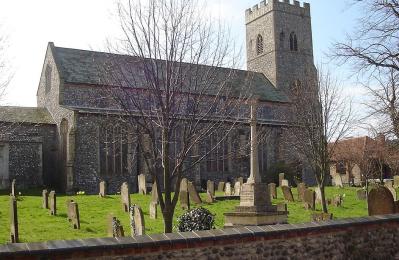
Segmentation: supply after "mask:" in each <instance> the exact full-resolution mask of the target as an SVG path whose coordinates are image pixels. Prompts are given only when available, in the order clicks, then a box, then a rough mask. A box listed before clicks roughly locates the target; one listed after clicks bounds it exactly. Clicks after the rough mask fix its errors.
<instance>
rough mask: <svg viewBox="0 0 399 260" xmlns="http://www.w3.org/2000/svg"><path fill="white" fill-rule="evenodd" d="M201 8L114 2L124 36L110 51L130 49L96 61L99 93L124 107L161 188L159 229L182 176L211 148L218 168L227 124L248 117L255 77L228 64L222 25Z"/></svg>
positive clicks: (187, 3) (178, 2)
mask: <svg viewBox="0 0 399 260" xmlns="http://www.w3.org/2000/svg"><path fill="white" fill-rule="evenodd" d="M201 10H203V8H202V6H200V5H199V3H198V2H197V1H195V0H150V1H146V3H143V2H142V1H136V0H127V1H123V2H122V1H121V2H119V4H118V15H119V17H120V23H121V28H122V30H123V36H124V37H123V39H122V40H121V41H120V42H118V43H116V44H115V43H114V44H110V45H109V50H110V51H111V52H117V53H121V54H127V55H129V56H118V57H115V59H113V56H112V55H111V56H110V59H108V60H107V62H104V64H103V65H104V66H103V67H102V68H101V74H102V79H103V84H104V85H107V86H115V87H109V88H106V90H105V91H106V93H103V94H104V97H105V98H110V99H112V100H113V102H114V103H115V104H116V105H117V107H118V108H119V109H120V110H121V111H123V116H121V119H122V120H124V121H126V123H127V124H129V125H130V129H131V130H130V131H134V133H135V135H136V136H137V138H136V141H137V142H138V145H139V148H140V149H141V150H140V154H141V155H142V156H143V157H144V161H145V165H146V167H147V169H148V172H149V174H150V175H151V176H152V179H153V181H154V182H155V183H156V185H157V189H158V191H162V196H160V207H161V211H162V215H163V219H164V226H165V229H164V230H165V232H166V233H169V232H172V225H173V215H174V210H175V207H176V203H177V202H178V198H179V187H180V182H181V180H182V178H183V177H184V176H186V175H187V174H188V173H190V172H191V171H194V170H196V169H197V167H199V163H200V162H201V161H203V160H204V159H205V158H207V157H208V156H209V155H211V154H214V153H215V151H219V152H220V151H221V152H220V153H217V154H219V155H218V156H219V158H216V162H215V165H216V168H219V167H225V165H224V164H223V162H221V163H219V161H220V160H223V159H224V158H225V156H229V153H228V151H225V150H226V145H225V142H226V140H228V139H232V141H233V142H234V141H235V143H237V142H238V141H239V140H238V139H239V138H235V137H234V136H233V133H232V130H233V129H235V128H237V127H238V124H241V123H245V124H248V120H247V118H248V116H249V110H248V106H247V105H246V103H247V102H246V101H247V98H248V97H249V94H248V93H249V92H250V91H251V82H252V80H253V77H256V75H255V74H250V73H248V72H245V71H239V70H233V69H230V68H234V67H236V65H237V59H236V54H237V53H236V52H235V50H234V46H232V45H231V44H230V42H231V41H230V38H229V35H228V34H227V33H226V28H224V27H223V26H222V25H221V24H220V23H217V22H216V23H215V21H214V20H212V19H209V18H208V17H207V16H205V15H204V13H203V12H202V11H201ZM226 67H228V68H226ZM235 153H239V151H236V152H235ZM220 154H221V155H220ZM230 154H231V153H230ZM221 156H224V158H223V157H221Z"/></svg>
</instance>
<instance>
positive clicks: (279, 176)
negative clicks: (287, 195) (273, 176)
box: [278, 172, 284, 187]
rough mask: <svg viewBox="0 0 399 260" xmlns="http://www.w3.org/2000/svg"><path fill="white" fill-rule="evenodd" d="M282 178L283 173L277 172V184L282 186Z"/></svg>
mask: <svg viewBox="0 0 399 260" xmlns="http://www.w3.org/2000/svg"><path fill="white" fill-rule="evenodd" d="M283 180H284V173H283V172H282V173H279V174H278V185H279V186H280V187H281V186H282V182H283Z"/></svg>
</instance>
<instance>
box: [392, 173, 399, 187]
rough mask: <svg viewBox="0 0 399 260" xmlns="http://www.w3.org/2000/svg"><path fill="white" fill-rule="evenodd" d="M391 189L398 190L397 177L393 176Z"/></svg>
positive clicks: (398, 178) (398, 180) (398, 176)
mask: <svg viewBox="0 0 399 260" xmlns="http://www.w3.org/2000/svg"><path fill="white" fill-rule="evenodd" d="M393 187H394V188H399V175H395V176H393Z"/></svg>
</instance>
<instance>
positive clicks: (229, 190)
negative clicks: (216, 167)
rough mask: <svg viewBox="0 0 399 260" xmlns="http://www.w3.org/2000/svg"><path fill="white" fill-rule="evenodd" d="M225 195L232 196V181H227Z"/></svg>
mask: <svg viewBox="0 0 399 260" xmlns="http://www.w3.org/2000/svg"><path fill="white" fill-rule="evenodd" d="M224 195H225V196H231V184H230V182H227V183H226V184H225V187H224Z"/></svg>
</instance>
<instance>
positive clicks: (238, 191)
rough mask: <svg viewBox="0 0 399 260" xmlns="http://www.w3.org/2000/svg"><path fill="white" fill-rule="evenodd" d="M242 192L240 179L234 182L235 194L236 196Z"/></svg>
mask: <svg viewBox="0 0 399 260" xmlns="http://www.w3.org/2000/svg"><path fill="white" fill-rule="evenodd" d="M240 193H241V183H240V182H239V181H237V182H236V183H235V184H234V195H235V196H240Z"/></svg>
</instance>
